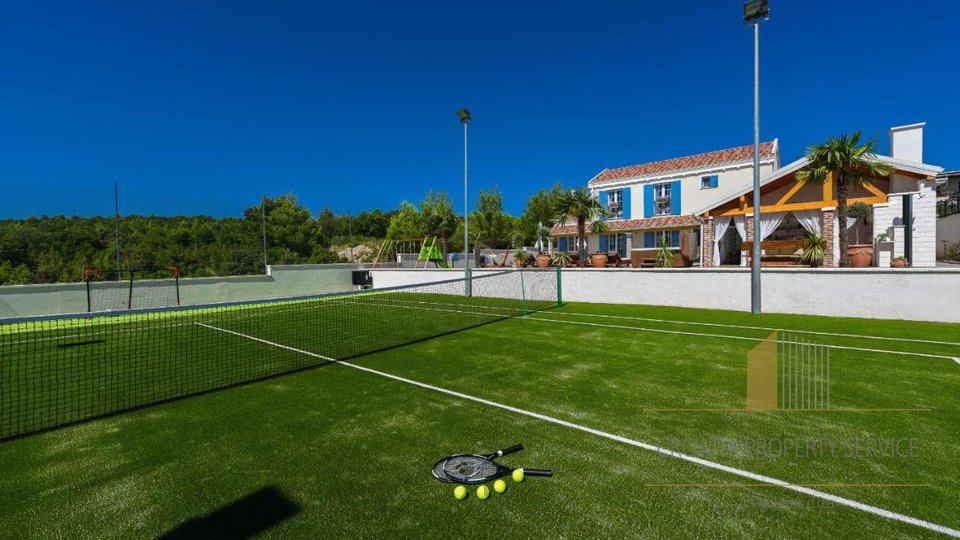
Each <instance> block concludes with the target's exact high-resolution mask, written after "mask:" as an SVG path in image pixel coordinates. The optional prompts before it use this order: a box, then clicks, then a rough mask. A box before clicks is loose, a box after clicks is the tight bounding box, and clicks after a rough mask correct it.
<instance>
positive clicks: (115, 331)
mask: <svg viewBox="0 0 960 540" xmlns="http://www.w3.org/2000/svg"><path fill="white" fill-rule="evenodd" d="M131 322H136V321H127V322H125V323H123V324H128V323H131ZM189 325H190V323H188V322H182V323H175V324H163V325H159V326H154V325H145V326H137V327H136V328H112V329H109V330H98V331H96V332H73V333H70V334H62V335H57V336H50V337H45V338H36V339H21V340H18V341H0V347H3V346H4V345H20V344H23V343H34V342H38V341H57V340H60V339H71V338H78V337H86V336H102V335H109V334H127V333H130V332H144V331H149V330H155V329H158V328H174V327H177V326H189ZM91 327H92V324H91V326H88V327H87V328H91Z"/></svg>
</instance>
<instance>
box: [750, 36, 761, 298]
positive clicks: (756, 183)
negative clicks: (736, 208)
mask: <svg viewBox="0 0 960 540" xmlns="http://www.w3.org/2000/svg"><path fill="white" fill-rule="evenodd" d="M752 262H753V264H752V265H751V268H750V310H751V311H752V312H753V313H754V314H757V315H759V314H760V312H761V309H760V19H759V18H758V19H756V20H754V21H753V261H752Z"/></svg>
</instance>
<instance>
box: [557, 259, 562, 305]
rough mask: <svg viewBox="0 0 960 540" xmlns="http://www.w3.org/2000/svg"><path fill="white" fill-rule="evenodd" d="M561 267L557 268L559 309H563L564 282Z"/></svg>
mask: <svg viewBox="0 0 960 540" xmlns="http://www.w3.org/2000/svg"><path fill="white" fill-rule="evenodd" d="M560 272H561V267H560V266H557V307H563V287H562V286H561V285H562V283H563V280H562V279H561V278H560Z"/></svg>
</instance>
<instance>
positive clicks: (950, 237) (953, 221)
mask: <svg viewBox="0 0 960 540" xmlns="http://www.w3.org/2000/svg"><path fill="white" fill-rule="evenodd" d="M944 242H947V243H949V244H957V243H960V214H953V215H952V216H946V217H942V218H937V253H940V254H941V255H943V243H944Z"/></svg>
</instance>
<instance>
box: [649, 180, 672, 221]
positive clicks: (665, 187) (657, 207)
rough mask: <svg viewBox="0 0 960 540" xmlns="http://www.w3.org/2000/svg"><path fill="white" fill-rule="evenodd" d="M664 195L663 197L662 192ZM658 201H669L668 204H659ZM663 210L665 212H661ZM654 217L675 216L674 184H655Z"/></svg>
mask: <svg viewBox="0 0 960 540" xmlns="http://www.w3.org/2000/svg"><path fill="white" fill-rule="evenodd" d="M661 190H662V192H663V193H664V195H661V194H660V192H661ZM658 199H667V202H666V204H663V203H658V202H657V200H658ZM661 209H662V210H663V211H661ZM653 215H654V216H672V215H673V182H663V183H660V184H653Z"/></svg>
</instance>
